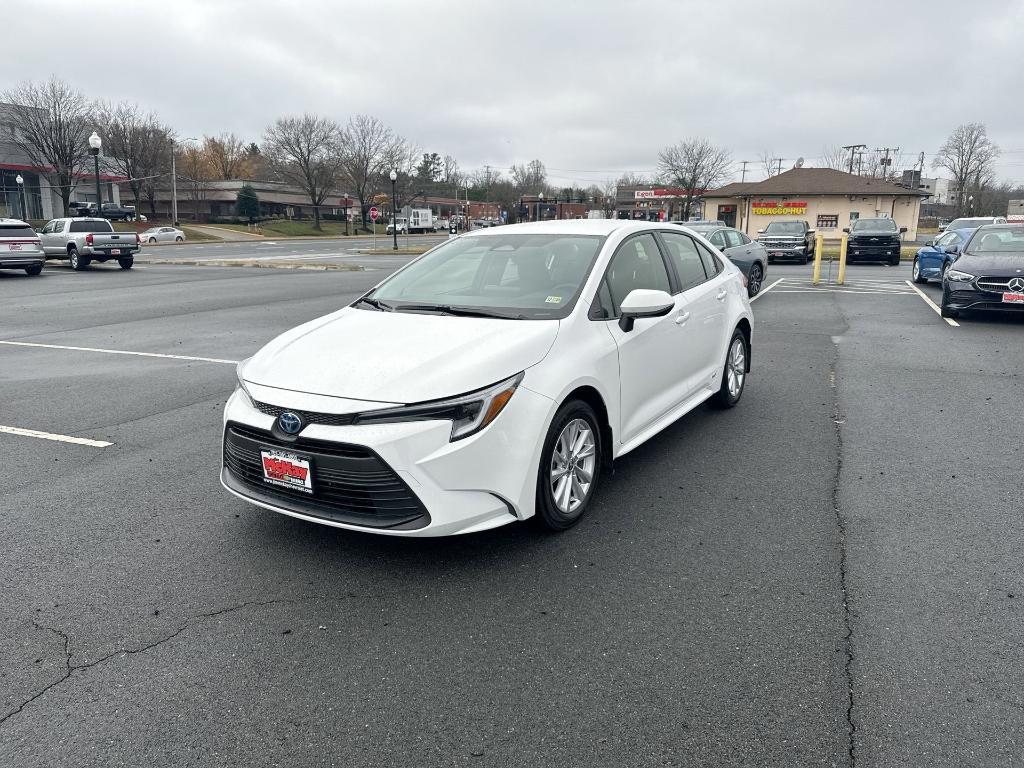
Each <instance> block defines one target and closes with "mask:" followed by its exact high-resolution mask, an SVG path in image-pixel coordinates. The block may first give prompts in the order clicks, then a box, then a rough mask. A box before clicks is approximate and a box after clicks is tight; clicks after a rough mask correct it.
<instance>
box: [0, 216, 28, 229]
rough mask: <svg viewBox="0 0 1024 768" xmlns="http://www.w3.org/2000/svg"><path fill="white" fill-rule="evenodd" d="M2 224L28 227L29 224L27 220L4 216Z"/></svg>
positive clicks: (0, 219) (0, 221)
mask: <svg viewBox="0 0 1024 768" xmlns="http://www.w3.org/2000/svg"><path fill="white" fill-rule="evenodd" d="M0 224H2V225H6V226H8V227H27V226H28V225H29V224H28V222H27V221H22V220H21V219H7V218H3V217H0Z"/></svg>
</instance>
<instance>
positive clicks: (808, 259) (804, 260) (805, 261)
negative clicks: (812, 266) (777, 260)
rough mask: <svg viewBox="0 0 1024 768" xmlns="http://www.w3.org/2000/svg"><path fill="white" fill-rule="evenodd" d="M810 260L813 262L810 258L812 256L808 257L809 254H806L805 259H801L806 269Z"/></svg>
mask: <svg viewBox="0 0 1024 768" xmlns="http://www.w3.org/2000/svg"><path fill="white" fill-rule="evenodd" d="M810 260H811V257H810V256H808V255H807V254H806V253H805V254H804V257H803V259H801V260H800V263H801V264H803V265H804V266H805V267H806V266H807V264H808V262H809V261H810Z"/></svg>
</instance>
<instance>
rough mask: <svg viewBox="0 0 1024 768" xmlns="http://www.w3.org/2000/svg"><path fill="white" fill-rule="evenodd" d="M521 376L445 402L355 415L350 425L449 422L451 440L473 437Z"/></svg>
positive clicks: (508, 396)
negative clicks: (444, 420) (442, 420)
mask: <svg viewBox="0 0 1024 768" xmlns="http://www.w3.org/2000/svg"><path fill="white" fill-rule="evenodd" d="M522 380H523V374H522V373H517V374H516V375H515V376H513V377H511V378H509V379H505V380H504V381H501V382H498V383H497V384H494V385H492V386H490V387H487V388H486V389H479V390H477V391H476V392H470V393H469V394H466V395H460V396H458V397H452V398H449V399H447V400H432V401H430V402H428V403H416V404H414V405H403V406H399V407H398V408H385V409H383V410H380V411H368V412H367V413H360V414H357V415H356V417H355V420H354V422H353V423H354V424H393V423H397V422H403V421H433V420H438V419H449V420H451V422H452V434H451V440H452V441H455V440H461V439H462V438H464V437H469V436H470V435H473V434H476V433H477V432H479V431H480V430H481V429H483V428H484V427H486V426H487V425H488V424H490V423H491V422H492V421H494V420H495V419H496V418H497V417H498V414H499V413H501V412H502V410H504V408H505V406H506V405H508V401H509V400H511V399H512V395H513V394H515V391H516V387H518V386H519V383H520V382H521V381H522Z"/></svg>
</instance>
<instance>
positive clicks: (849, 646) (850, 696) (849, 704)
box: [829, 344, 857, 767]
mask: <svg viewBox="0 0 1024 768" xmlns="http://www.w3.org/2000/svg"><path fill="white" fill-rule="evenodd" d="M833 346H834V347H835V352H834V355H833V358H832V365H831V366H830V368H829V387H830V388H831V390H832V423H833V426H834V428H835V431H836V448H837V450H836V471H835V475H834V476H833V479H832V511H833V512H834V513H835V516H836V526H837V528H838V531H839V586H840V589H841V591H842V594H843V626H844V629H845V630H846V632H845V634H844V635H843V639H842V641H843V676H844V678H845V679H846V730H847V747H846V749H847V756H848V757H849V764H850V766H851V767H852V766H855V765H856V764H857V751H856V750H857V724H856V722H855V721H854V718H853V707H854V690H853V661H854V655H853V621H852V611H851V610H850V590H849V583H848V579H847V548H846V541H847V536H846V519H845V518H844V517H843V512H842V509H841V508H840V504H839V483H840V480H841V478H842V473H843V430H842V424H843V421H845V419H843V416H842V411H841V410H840V407H839V387H838V384H837V379H838V375H839V374H838V369H839V345H838V344H834V345H833Z"/></svg>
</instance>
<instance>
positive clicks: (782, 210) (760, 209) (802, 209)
mask: <svg viewBox="0 0 1024 768" xmlns="http://www.w3.org/2000/svg"><path fill="white" fill-rule="evenodd" d="M750 210H751V211H753V212H754V215H755V216H799V215H800V214H802V213H807V206H806V205H803V206H784V207H778V208H768V207H767V206H759V205H755V206H752V207H751V209H750Z"/></svg>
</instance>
